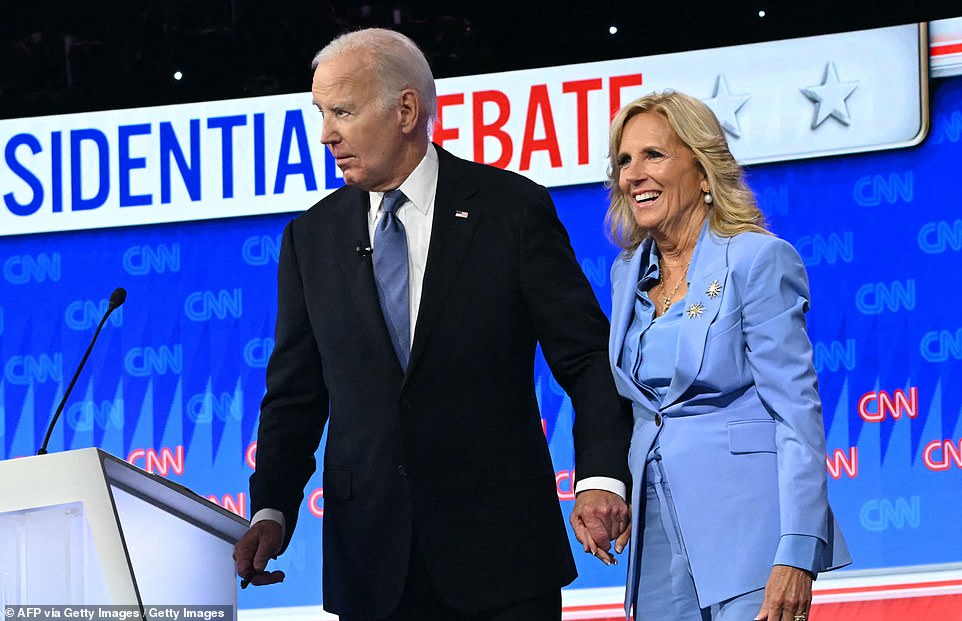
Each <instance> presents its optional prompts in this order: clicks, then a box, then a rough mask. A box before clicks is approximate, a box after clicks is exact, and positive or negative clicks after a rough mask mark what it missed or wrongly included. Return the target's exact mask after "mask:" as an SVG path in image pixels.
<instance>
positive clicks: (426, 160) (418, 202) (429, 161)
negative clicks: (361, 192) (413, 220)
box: [369, 143, 438, 216]
mask: <svg viewBox="0 0 962 621" xmlns="http://www.w3.org/2000/svg"><path fill="white" fill-rule="evenodd" d="M398 189H399V190H401V191H402V192H404V196H406V197H407V199H408V200H409V201H411V203H413V204H414V208H415V209H417V210H418V211H420V212H421V213H422V214H427V213H428V210H429V209H430V208H431V205H433V204H434V196H435V194H436V193H437V189H438V152H437V150H435V148H434V145H433V144H431V143H428V148H427V151H425V152H424V157H423V158H421V161H420V163H418V165H417V166H416V167H415V168H414V170H413V171H411V174H410V175H408V177H407V179H405V180H404V181H403V182H402V183H401V185H400V187H399V188H398ZM369 194H370V195H371V208H370V209H371V211H370V214H371V215H372V216H373V215H376V214H377V213H378V212H379V211H380V210H381V199H382V198H383V197H384V192H369Z"/></svg>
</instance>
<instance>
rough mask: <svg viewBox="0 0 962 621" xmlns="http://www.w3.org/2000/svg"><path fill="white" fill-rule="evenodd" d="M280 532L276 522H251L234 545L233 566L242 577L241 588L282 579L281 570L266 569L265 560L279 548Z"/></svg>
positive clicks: (272, 582) (280, 541)
mask: <svg viewBox="0 0 962 621" xmlns="http://www.w3.org/2000/svg"><path fill="white" fill-rule="evenodd" d="M282 532H283V531H282V530H281V525H280V524H278V523H277V522H275V521H273V520H262V521H260V522H257V523H256V524H253V525H252V526H251V527H250V529H249V530H248V531H247V532H246V533H244V536H243V537H241V538H240V541H238V542H237V545H235V546H234V568H235V569H236V571H237V575H238V576H240V577H241V578H242V579H243V580H242V582H241V588H247V585H248V584H253V585H254V586H262V585H265V584H274V583H276V582H282V581H283V580H284V572H283V571H267V562H268V561H269V560H270V559H271V557H273V556H274V555H276V554H277V553H278V552H279V551H280V549H281V544H282V543H283V541H282V537H283V534H282Z"/></svg>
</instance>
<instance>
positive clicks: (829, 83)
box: [802, 62, 858, 129]
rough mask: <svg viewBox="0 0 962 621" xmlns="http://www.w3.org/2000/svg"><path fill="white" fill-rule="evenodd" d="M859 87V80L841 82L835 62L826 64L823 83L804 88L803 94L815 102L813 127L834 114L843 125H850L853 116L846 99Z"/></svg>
mask: <svg viewBox="0 0 962 621" xmlns="http://www.w3.org/2000/svg"><path fill="white" fill-rule="evenodd" d="M856 88H858V82H857V81H853V82H841V81H839V79H838V72H837V71H836V70H835V63H832V62H830V63H828V64H827V65H825V77H824V78H822V83H821V84H818V85H815V86H809V87H808V88H803V89H802V94H803V95H805V96H806V97H808V98H809V99H811V100H812V101H813V102H815V117H814V118H813V119H812V129H815V128H816V127H818V126H819V125H821V124H822V123H823V122H824V121H825V119H827V118H828V117H830V116H834V117H835V118H836V119H837V120H838V121H839V122H840V123H841V124H842V125H845V126H848V125H849V124H850V123H851V122H852V117H851V116H849V114H848V104H846V103H845V100H846V99H848V96H849V95H851V94H852V93H854V92H855V89H856Z"/></svg>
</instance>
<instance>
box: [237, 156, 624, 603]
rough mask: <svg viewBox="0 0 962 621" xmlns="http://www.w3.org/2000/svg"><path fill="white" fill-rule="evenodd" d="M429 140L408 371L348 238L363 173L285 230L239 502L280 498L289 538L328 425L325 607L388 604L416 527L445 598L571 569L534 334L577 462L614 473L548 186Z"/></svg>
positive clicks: (613, 408)
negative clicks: (427, 209)
mask: <svg viewBox="0 0 962 621" xmlns="http://www.w3.org/2000/svg"><path fill="white" fill-rule="evenodd" d="M438 158H439V176H438V188H437V197H436V201H435V210H434V220H433V229H432V233H431V243H430V248H429V253H428V260H427V268H426V272H425V275H424V284H423V291H422V296H421V306H420V311H419V316H418V318H417V324H416V329H415V333H414V334H415V336H414V344H413V347H412V350H411V359H410V363H409V366H408V369H407V372H406V373H404V372H402V370H401V367H400V365H399V364H398V361H397V358H396V357H395V354H394V351H393V349H392V348H391V341H390V338H389V336H388V331H387V328H386V326H385V323H384V319H383V317H382V314H381V311H380V307H379V305H378V299H377V291H376V288H375V282H374V276H373V272H372V266H371V260H370V258H369V257H359V256H358V253H357V251H356V249H355V247H356V245H357V241H358V240H362V241H366V240H368V237H369V235H368V224H367V211H368V203H369V200H368V194H367V192H364V191H362V190H359V189H357V188H351V187H344V188H342V189H340V190H338V191H337V192H335V193H334V194H332V195H330V196H328V197H326V198H324V199H323V200H321V201H320V202H319V203H318V204H317V205H315V206H314V207H313V208H311V209H310V210H309V211H307V212H306V213H304V214H303V215H301V216H300V217H298V218H296V219H295V220H294V221H292V222H291V223H290V224H289V225H288V226H287V228H286V229H285V231H284V237H283V243H282V248H281V256H280V265H279V270H278V272H279V276H278V316H277V331H276V345H275V349H274V353H273V355H272V356H271V360H270V363H269V365H268V368H267V395H266V396H265V398H264V402H263V404H262V408H261V418H260V428H259V432H258V444H257V468H256V471H255V473H254V475H253V476H252V477H251V499H252V508H253V510H254V511H255V512H256V511H258V510H260V509H262V508H265V507H267V508H274V509H279V510H281V511H283V513H284V515H285V519H286V521H287V538H288V539H287V541H285V547H286V545H287V542H288V541H289V540H290V536H291V533H292V532H293V530H294V525H295V523H296V520H297V512H298V507H299V505H300V503H301V500H302V498H303V489H304V486H305V485H306V483H307V480H308V479H309V477H310V476H311V474H312V473H313V472H314V469H315V461H314V453H315V450H316V449H317V446H318V443H319V440H320V437H321V433H322V430H323V427H324V425H325V423H327V424H329V425H330V427H329V429H328V439H327V446H326V450H325V453H324V607H325V608H326V609H328V610H329V611H332V612H335V613H340V614H351V615H362V616H368V615H370V616H384V615H386V614H388V613H390V612H391V610H393V608H394V606H395V605H396V604H397V601H398V598H399V597H400V593H401V590H402V587H403V583H404V578H405V575H406V570H407V566H408V559H409V554H410V542H411V536H412V532H416V533H417V540H418V542H419V545H420V546H421V549H422V551H423V553H424V556H425V559H426V562H427V566H428V570H429V572H430V574H431V576H432V578H433V579H434V580H435V582H436V583H437V586H438V588H439V589H440V592H441V593H442V594H443V596H444V597H445V598H446V599H447V600H449V601H450V602H451V603H452V604H454V605H455V606H457V607H459V608H464V609H483V608H488V607H493V606H498V605H501V604H505V603H509V602H512V601H517V600H520V599H525V598H528V597H531V596H535V595H539V594H542V593H545V592H547V591H550V590H552V589H557V588H560V587H561V586H563V585H565V584H567V583H569V582H570V581H571V580H573V579H574V577H575V575H576V572H575V568H574V562H573V559H572V556H571V551H570V545H569V543H568V539H567V535H566V530H565V528H566V527H565V524H564V521H563V519H562V515H561V511H560V508H559V506H558V498H557V493H556V488H555V479H554V471H553V468H552V464H551V459H550V456H549V454H548V446H547V442H546V440H545V437H544V433H543V431H542V427H541V418H540V413H539V411H538V405H537V402H536V399H535V391H534V373H533V364H534V355H535V346H536V344H537V342H539V341H540V343H541V346H542V350H543V351H544V354H545V357H546V359H547V361H548V363H549V366H550V367H551V370H552V372H553V373H554V375H555V377H556V379H557V380H558V382H559V383H560V384H561V385H562V386H563V387H564V388H565V390H566V391H567V392H568V394H569V395H570V397H571V399H572V402H573V404H574V408H575V412H576V416H577V418H576V421H575V425H574V427H575V429H574V437H575V449H576V467H577V472H578V476H579V477H580V478H584V477H587V476H609V477H613V478H617V479H620V480H622V481H625V482H626V483H627V480H628V473H627V462H626V459H625V455H626V454H627V446H628V440H629V435H630V415H626V414H625V413H624V410H623V409H622V404H621V401H620V399H619V397H618V395H617V393H616V391H615V388H614V383H613V379H612V376H611V371H610V368H609V365H608V361H607V355H606V343H607V335H608V321H607V319H606V318H605V316H604V314H603V313H602V312H601V310H600V309H599V307H598V304H597V301H596V299H595V297H594V294H593V293H592V291H591V288H590V286H589V284H588V282H587V280H586V279H585V277H584V275H583V273H582V271H581V269H580V267H579V265H578V263H577V261H576V260H575V256H574V253H573V251H572V249H571V246H570V243H569V240H568V236H567V233H566V232H565V230H564V228H563V227H562V225H561V223H560V221H559V220H558V217H557V214H556V213H555V209H554V206H553V204H552V202H551V198H550V196H549V194H548V192H547V191H546V190H545V189H544V188H543V187H541V186H539V185H536V184H534V183H532V182H531V181H529V180H527V179H525V178H523V177H521V176H519V175H516V174H513V173H509V172H505V171H502V170H498V169H495V168H491V167H488V166H482V165H478V164H474V163H471V162H467V161H464V160H461V159H458V158H456V157H454V156H452V155H450V154H448V153H447V152H445V151H443V150H442V149H440V148H438ZM457 211H462V212H467V214H468V215H467V217H466V218H465V217H457V216H455V212H457Z"/></svg>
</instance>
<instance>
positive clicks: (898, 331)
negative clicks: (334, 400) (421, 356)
mask: <svg viewBox="0 0 962 621" xmlns="http://www.w3.org/2000/svg"><path fill="white" fill-rule="evenodd" d="M931 114H932V128H931V131H930V134H929V137H928V138H927V140H926V141H925V142H924V143H923V144H922V145H920V146H918V147H914V148H909V149H903V150H899V151H890V152H881V153H872V154H863V155H857V156H847V157H837V158H825V159H819V160H811V161H803V162H791V163H787V164H777V165H765V166H758V167H755V168H752V169H751V170H750V171H749V183H750V185H751V186H752V187H753V189H754V190H755V191H756V193H757V195H758V197H759V200H760V203H761V205H762V208H763V210H764V211H765V213H766V215H767V217H768V218H769V221H770V224H771V227H772V229H773V230H774V231H775V232H776V233H777V234H778V235H779V236H781V237H783V238H785V239H787V240H788V241H790V242H792V243H793V244H794V245H795V247H796V248H797V249H798V250H799V252H800V254H801V255H802V257H803V259H804V260H805V263H806V265H807V266H808V271H809V276H810V279H811V285H812V295H813V304H812V310H811V313H810V315H809V319H810V334H811V338H812V341H813V343H814V345H815V364H816V368H817V370H818V373H819V381H820V387H821V395H822V399H823V403H824V415H825V429H826V434H827V438H828V444H827V446H828V455H827V468H828V472H829V490H830V494H831V499H832V503H833V505H834V507H835V509H836V512H837V514H838V517H839V520H840V522H841V523H842V526H843V529H844V532H845V535H846V538H847V539H848V542H849V545H850V547H851V549H852V553H853V556H854V557H855V561H856V562H855V565H853V566H852V567H853V568H857V569H867V568H875V567H894V566H900V565H913V564H926V563H944V562H958V561H962V537H960V534H959V528H958V522H957V518H956V516H957V515H958V514H959V512H960V511H962V492H960V490H962V470H960V469H962V429H960V426H959V417H960V413H962V391H960V390H959V386H960V384H962V318H960V316H959V309H960V308H962V287H960V282H959V276H960V274H962V270H960V267H962V261H960V254H962V216H960V215H959V206H958V204H959V198H958V185H959V182H958V179H959V177H960V175H962V145H960V140H962V78H953V79H949V80H944V81H939V82H936V83H935V84H934V93H933V98H932V113H931ZM552 194H553V196H554V198H555V201H556V204H557V207H558V210H559V213H560V214H561V217H562V219H563V221H564V222H565V224H566V226H567V227H568V230H569V232H570V234H571V237H572V241H573V244H574V247H575V250H576V251H577V253H578V256H579V258H580V260H581V263H582V266H583V268H584V270H585V272H586V274H587V275H588V278H589V279H590V281H591V283H592V285H593V286H594V288H595V291H596V293H597V295H598V298H599V300H600V301H601V303H602V306H603V307H604V308H605V309H606V310H608V309H610V304H611V298H610V292H609V279H608V269H609V266H610V264H611V261H612V259H613V258H614V256H615V254H616V252H615V249H614V247H613V246H612V245H611V244H610V243H608V242H607V241H606V240H605V238H604V235H603V233H602V224H601V222H602V218H603V215H604V210H605V206H606V191H605V189H604V188H603V187H601V186H600V185H592V186H579V187H569V188H559V189H555V190H553V191H552ZM290 218H291V216H290V215H280V216H264V217H252V218H245V219H234V220H218V221H211V222H192V223H182V224H171V225H162V226H153V227H138V228H123V229H113V230H98V231H89V232H80V233H63V234H49V235H42V236H39V235H31V236H22V237H8V238H3V237H0V263H2V267H3V279H2V280H0V287H2V288H0V293H2V295H0V364H2V376H0V458H3V459H5V458H11V457H16V456H21V455H29V454H33V453H34V452H36V450H37V447H38V446H39V444H40V442H41V441H42V439H43V434H44V431H45V428H46V425H47V422H48V420H49V418H50V416H51V414H52V412H53V409H54V408H55V406H56V404H57V402H58V401H59V399H60V397H61V396H62V394H63V391H64V390H65V388H66V385H67V383H68V382H69V380H70V375H71V373H72V372H73V368H74V366H75V365H76V364H77V362H78V361H79V359H80V356H81V355H82V353H83V350H84V348H85V347H86V344H87V342H88V340H89V338H90V336H91V334H92V332H93V329H94V327H95V326H96V323H97V321H98V320H99V318H100V315H101V314H102V312H103V310H104V309H105V308H106V300H107V298H108V297H109V293H110V291H111V290H112V289H113V288H114V287H116V286H123V287H125V288H126V289H127V291H128V301H127V303H126V304H125V305H124V306H123V307H122V308H121V309H120V310H119V311H118V312H116V313H115V314H114V316H113V318H112V319H111V320H110V322H109V323H108V326H107V327H106V328H105V330H104V332H103V334H102V335H101V337H100V342H99V344H98V347H97V349H96V350H95V352H94V353H93V355H92V356H91V358H90V361H89V362H88V365H87V368H86V370H85V372H84V374H83V375H82V377H81V379H80V381H79V383H78V386H77V388H76V389H75V392H74V395H73V397H72V399H71V402H70V404H69V405H68V407H67V409H66V410H65V413H64V418H63V420H62V421H61V424H60V426H59V428H58V431H57V432H56V433H55V435H54V439H53V441H52V442H51V450H61V449H72V448H82V447H88V446H100V447H102V448H104V449H105V450H107V451H109V452H111V453H113V454H115V455H118V456H120V457H123V458H128V459H129V460H130V461H132V462H134V463H136V464H137V465H139V466H141V467H144V468H146V469H148V470H151V471H154V472H159V473H160V474H162V475H164V476H168V477H170V478H171V479H173V480H175V481H177V482H179V483H182V484H184V485H187V486H189V487H191V488H193V489H194V490H195V491H197V492H198V493H200V494H202V495H204V496H210V497H213V498H214V499H215V500H216V501H217V502H219V503H220V504H223V505H225V506H228V507H229V508H232V509H234V510H236V511H237V512H239V513H242V514H243V515H245V516H247V517H250V516H249V502H248V498H247V477H248V476H249V475H250V473H251V471H252V470H251V465H252V460H253V456H254V447H252V443H253V442H254V439H255V436H256V425H257V416H258V404H259V401H260V399H261V397H262V395H263V391H264V367H265V366H266V362H267V357H268V355H269V353H270V350H271V347H272V345H273V342H272V340H271V337H272V334H273V324H274V308H275V270H276V267H277V255H278V249H279V236H280V232H281V230H282V228H283V226H284V224H285V223H286V222H287V221H288V220H289V219H290ZM536 373H537V387H538V392H539V399H540V403H541V406H542V411H543V415H544V418H545V426H546V433H547V436H548V439H549V441H550V445H551V451H552V456H553V458H554V464H555V470H556V471H557V473H558V476H557V479H558V488H559V497H560V498H561V499H562V507H563V509H564V512H565V514H566V517H567V513H568V512H569V511H570V509H571V506H572V504H573V503H572V501H571V494H570V489H571V486H570V478H571V473H570V470H571V469H572V468H573V459H572V453H573V451H572V446H571V438H570V428H571V419H572V415H573V414H572V411H571V406H570V403H569V401H568V400H567V399H566V398H565V396H564V394H563V392H561V390H560V389H559V387H558V386H557V384H556V383H555V382H554V380H553V379H552V378H551V376H550V373H548V371H547V367H546V366H545V365H544V363H543V362H539V366H538V367H537V371H536ZM320 487H321V477H320V475H319V474H318V475H316V476H315V478H314V479H313V480H312V482H311V484H310V485H309V486H308V488H307V491H306V494H307V496H308V498H307V499H306V501H305V506H304V507H303V508H302V512H303V513H302V519H301V521H300V522H299V525H298V530H297V533H296V536H295V537H294V541H293V543H292V545H291V547H290V549H289V551H288V552H287V554H285V556H284V557H283V558H282V559H281V560H280V561H279V562H278V563H277V566H278V567H280V568H282V569H284V570H286V571H287V573H288V578H287V581H286V582H285V583H284V585H281V586H276V587H273V588H270V589H260V590H258V589H253V590H248V591H245V592H243V593H242V596H241V605H242V606H244V607H262V606H282V605H309V604H319V603H320V602H321V596H320V584H321V563H320V558H321V525H322V522H323V517H322V514H323V498H322V492H321V490H320ZM746 516H750V512H748V513H746ZM746 519H747V518H746ZM572 541H573V542H574V539H573V538H572ZM573 547H574V549H575V550H577V549H578V546H577V544H576V543H574V544H573ZM576 559H577V561H578V563H579V571H580V574H581V577H580V578H579V579H578V581H577V582H576V583H575V584H574V585H573V587H575V588H578V587H597V586H618V585H620V584H622V581H623V579H624V564H622V565H621V566H620V567H619V568H606V567H604V566H602V565H601V564H600V563H598V562H597V561H596V560H594V559H592V558H590V557H587V556H585V555H582V554H577V555H576ZM370 562H376V559H370Z"/></svg>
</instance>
